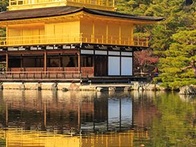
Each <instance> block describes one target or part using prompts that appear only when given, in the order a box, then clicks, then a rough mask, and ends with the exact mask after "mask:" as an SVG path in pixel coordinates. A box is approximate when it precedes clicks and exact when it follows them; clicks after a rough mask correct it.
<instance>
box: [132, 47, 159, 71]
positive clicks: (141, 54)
mask: <svg viewBox="0 0 196 147" xmlns="http://www.w3.org/2000/svg"><path fill="white" fill-rule="evenodd" d="M134 57H135V58H134V59H135V60H134V64H135V67H137V69H135V71H136V70H139V72H140V73H141V74H142V73H148V74H151V72H152V70H154V65H155V64H156V63H157V62H158V58H157V57H155V56H153V54H152V51H151V50H143V51H137V52H135V53H134Z"/></svg>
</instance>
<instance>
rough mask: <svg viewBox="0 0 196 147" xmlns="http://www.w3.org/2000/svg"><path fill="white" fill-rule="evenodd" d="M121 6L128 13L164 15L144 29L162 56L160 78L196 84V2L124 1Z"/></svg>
mask: <svg viewBox="0 0 196 147" xmlns="http://www.w3.org/2000/svg"><path fill="white" fill-rule="evenodd" d="M122 1H124V2H122ZM123 3H124V4H125V8H124V10H123V9H122V8H123V5H122V4H123ZM117 6H118V8H119V9H117V10H119V11H122V12H126V13H131V14H136V15H147V16H158V17H160V16H161V17H164V18H165V20H164V21H162V22H161V23H158V24H155V25H151V26H147V27H146V28H144V29H143V30H145V31H146V32H145V33H146V34H149V35H150V38H151V40H150V48H152V49H153V50H154V54H156V55H158V56H159V58H160V60H159V66H158V68H159V71H160V74H159V75H160V77H159V78H158V79H157V80H160V81H161V82H163V85H165V86H167V87H170V88H178V87H180V86H183V85H189V84H196V81H195V76H196V73H195V66H196V65H195V64H196V58H195V54H196V51H195V49H196V46H195V42H194V41H193V40H196V35H195V30H196V17H195V16H196V2H195V1H193V0H153V1H150V0H129V1H127V0H121V2H119V3H117ZM127 7H128V8H127ZM129 7H131V8H129ZM140 31H141V30H140Z"/></svg>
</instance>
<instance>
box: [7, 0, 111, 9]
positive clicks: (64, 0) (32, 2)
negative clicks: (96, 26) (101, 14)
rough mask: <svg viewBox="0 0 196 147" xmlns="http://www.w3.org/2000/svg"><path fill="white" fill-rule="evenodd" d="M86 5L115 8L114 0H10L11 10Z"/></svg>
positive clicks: (98, 7)
mask: <svg viewBox="0 0 196 147" xmlns="http://www.w3.org/2000/svg"><path fill="white" fill-rule="evenodd" d="M84 4H85V6H86V7H89V8H94V9H96V8H97V9H103V10H114V0H96V1H92V0H9V10H16V9H17V8H18V9H31V8H41V7H49V6H50V7H51V6H53V7H55V6H84Z"/></svg>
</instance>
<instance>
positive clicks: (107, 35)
mask: <svg viewBox="0 0 196 147" xmlns="http://www.w3.org/2000/svg"><path fill="white" fill-rule="evenodd" d="M108 37H109V27H108V24H106V43H108V40H109V38H108Z"/></svg>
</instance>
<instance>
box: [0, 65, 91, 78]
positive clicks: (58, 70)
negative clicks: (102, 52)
mask: <svg viewBox="0 0 196 147" xmlns="http://www.w3.org/2000/svg"><path fill="white" fill-rule="evenodd" d="M93 76H94V68H93V67H82V68H81V72H80V71H79V70H78V67H65V68H64V67H52V68H47V71H43V68H11V69H9V71H2V72H0V79H80V78H88V77H93Z"/></svg>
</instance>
